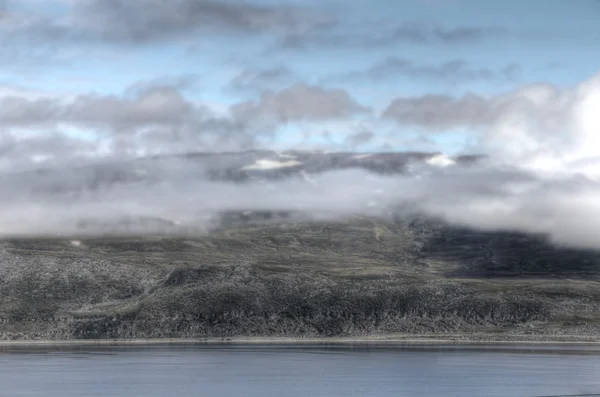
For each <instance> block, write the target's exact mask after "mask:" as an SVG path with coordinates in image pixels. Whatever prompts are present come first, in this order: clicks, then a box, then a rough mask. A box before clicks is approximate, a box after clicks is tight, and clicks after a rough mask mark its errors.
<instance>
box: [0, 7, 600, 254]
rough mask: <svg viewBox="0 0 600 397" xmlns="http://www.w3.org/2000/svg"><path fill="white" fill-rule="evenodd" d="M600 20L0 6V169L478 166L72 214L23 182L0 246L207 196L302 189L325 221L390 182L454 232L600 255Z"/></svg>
mask: <svg viewBox="0 0 600 397" xmlns="http://www.w3.org/2000/svg"><path fill="white" fill-rule="evenodd" d="M599 20H600V1H597V0H572V1H566V0H528V1H516V0H505V1H492V0H490V1H482V0H478V1H475V0H372V1H365V0H343V1H342V0H318V1H317V0H305V1H300V0H287V1H275V0H170V1H164V0H0V174H1V175H0V176H2V175H4V173H7V172H12V171H15V170H21V169H23V167H34V168H35V167H40V166H41V165H42V164H50V163H52V164H54V163H57V162H58V163H62V164H69V163H70V162H72V161H75V160H77V161H87V160H89V159H92V160H94V159H98V158H110V159H114V158H117V159H124V158H130V157H139V156H147V155H153V154H166V153H189V152H222V151H240V150H247V149H272V150H287V149H294V150H302V149H304V150H309V149H310V150H314V149H319V150H324V151H356V152H382V151H385V152H389V151H426V152H432V153H433V152H435V153H444V154H447V155H450V156H452V155H457V154H480V155H484V156H485V158H486V162H485V164H482V165H481V168H480V169H478V171H477V172H476V173H475V174H474V173H473V172H472V171H464V170H455V169H454V168H452V167H449V169H448V170H439V171H438V172H437V173H433V174H431V175H428V176H427V175H424V176H423V177H422V178H420V179H414V180H413V179H411V180H404V181H398V180H390V179H386V178H384V179H382V180H377V181H376V184H379V185H376V186H374V185H373V183H374V182H373V180H372V177H370V176H367V175H364V174H360V173H359V174H351V175H349V174H344V175H324V176H323V177H322V180H321V182H319V183H321V185H319V184H317V185H318V186H320V187H318V188H316V187H314V186H313V187H308V188H307V185H306V184H297V185H295V184H294V183H297V181H296V182H286V183H287V184H285V185H281V186H267V187H264V186H263V187H257V186H250V185H248V186H246V187H235V189H234V188H233V187H223V186H221V185H219V186H215V185H214V184H212V182H210V181H202V182H201V183H200V184H196V185H194V184H192V183H191V182H190V181H187V180H185V181H184V180H182V179H181V178H179V179H177V178H176V179H177V181H178V182H177V183H178V184H177V183H175V182H173V181H171V182H172V183H171V184H170V189H171V190H170V191H169V192H168V193H167V192H165V191H162V190H161V189H162V188H161V187H160V186H162V185H160V186H158V185H157V186H158V187H157V186H153V187H151V188H149V187H147V188H144V189H141V188H140V189H139V190H135V191H133V190H131V189H129V188H128V189H129V190H125V191H122V192H115V191H110V192H103V193H102V194H104V195H100V196H94V197H91V198H90V197H88V196H86V197H87V198H86V199H85V200H84V199H77V200H80V201H76V202H69V204H68V205H67V204H60V201H57V200H56V197H50V198H49V197H42V196H40V195H39V189H37V185H36V184H37V183H38V182H39V180H24V181H20V182H22V183H21V184H20V185H19V186H20V187H19V189H21V190H20V192H21V193H23V194H22V195H20V196H19V195H18V194H17V193H14V192H13V193H14V194H11V195H5V197H8V198H4V199H3V200H2V211H0V234H3V233H4V234H6V233H8V234H10V233H11V231H14V230H15V229H14V228H15V227H25V226H26V228H27V230H35V229H36V228H37V229H38V230H41V229H40V228H42V226H44V228H45V230H53V228H56V227H57V226H58V225H62V224H63V220H64V219H66V218H65V217H67V216H70V217H71V219H72V220H73V219H75V218H77V217H78V216H79V215H77V216H75V215H72V214H75V213H77V214H87V213H90V212H94V213H103V211H104V212H106V213H110V214H112V215H111V216H113V217H115V218H116V217H118V216H122V215H123V214H125V213H128V212H129V213H131V212H134V213H136V214H143V215H144V216H160V217H166V218H170V217H175V216H176V215H177V216H180V215H181V213H182V212H184V213H185V212H186V211H185V210H186V209H190V208H195V207H194V206H196V205H197V204H194V203H192V204H190V202H188V201H185V202H182V201H181V200H183V199H184V198H185V199H186V200H187V199H188V198H193V197H197V196H202V195H203V197H204V199H205V200H206V202H213V203H215V207H214V208H213V209H215V208H220V209H222V207H219V205H220V204H222V203H223V202H224V201H227V200H229V201H227V202H228V205H234V204H236V203H237V204H239V205H240V206H243V207H244V208H253V207H256V208H259V207H260V208H262V206H263V205H264V203H265V202H268V203H271V204H273V203H279V204H282V205H287V204H286V203H289V202H290V201H293V200H294V198H298V197H304V199H303V200H304V201H305V202H306V203H307V206H308V207H309V208H315V210H317V209H318V210H319V211H321V212H322V211H325V212H330V213H336V210H337V209H339V207H340V200H342V198H344V197H346V200H352V199H351V197H359V198H356V201H348V202H347V203H346V204H345V206H344V208H345V210H344V211H342V212H344V213H345V214H347V213H349V212H352V211H360V208H363V207H362V206H363V204H364V203H363V201H361V200H363V199H364V200H367V199H368V200H371V199H372V197H371V196H369V197H364V196H363V193H364V192H367V193H368V194H369V195H370V194H371V193H373V192H380V191H384V190H385V191H392V192H394V193H393V194H391V195H389V196H386V197H387V199H386V200H389V202H395V201H402V200H404V201H411V202H413V203H418V207H419V208H420V210H422V211H423V212H425V213H428V214H432V215H435V216H439V217H442V218H443V219H445V220H447V221H449V222H451V223H456V224H461V225H467V226H471V227H475V228H480V229H486V230H513V231H514V230H516V231H521V232H527V233H541V234H546V235H548V236H550V238H551V239H553V241H556V242H558V243H561V244H568V245H573V246H585V247H588V248H589V247H591V248H595V249H600V242H598V241H596V238H595V236H597V235H599V234H600V226H599V225H597V222H596V220H597V219H600V51H598V48H600V24H599V23H598V21H599ZM187 171H190V170H187ZM191 171H194V170H193V169H191ZM61 178H64V179H65V180H67V179H68V178H72V179H73V180H78V181H79V180H80V179H81V177H79V176H76V175H74V174H73V173H72V172H71V173H68V172H65V173H64V174H61V175H60V178H58V179H61ZM77 178H79V179H77ZM63 182H64V181H63ZM11 183H12V182H11ZM289 183H292V185H289ZM11 189H13V190H14V189H15V188H14V185H11V184H8V182H6V181H5V180H4V179H1V178H0V191H3V192H7V191H10V190H11ZM157 189H158V190H157ZM231 189H234V190H235V191H233V190H231ZM240 189H241V190H240ZM244 189H247V190H244ZM261 189H262V190H261ZM265 189H266V190H265ZM306 189H308V190H306ZM311 189H312V190H311ZM15 192H16V191H15ZM326 192H329V193H326ZM21 193H19V194H21ZM94 194H95V193H94ZM373 194H375V193H373ZM377 194H378V193H377ZM71 199H72V198H70V199H69V200H71ZM225 199H226V200H225ZM11 200H12V201H11ZM86 200H87V201H86ZM57 203H58V204H57ZM115 203H118V204H115ZM190 206H191V207H190ZM311 206H312V207H311ZM69 214H71V215H69ZM23 217H27V218H26V219H28V220H29V222H30V223H24V222H23V219H24V218H23ZM73 217H75V218H73ZM36 222H37V223H36ZM40 222H41V223H40ZM42 223H43V225H42Z"/></svg>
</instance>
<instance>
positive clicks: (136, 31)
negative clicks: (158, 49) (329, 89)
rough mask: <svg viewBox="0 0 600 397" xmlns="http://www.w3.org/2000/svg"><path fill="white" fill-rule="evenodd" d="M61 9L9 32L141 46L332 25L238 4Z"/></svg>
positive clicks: (97, 0)
mask: <svg viewBox="0 0 600 397" xmlns="http://www.w3.org/2000/svg"><path fill="white" fill-rule="evenodd" d="M64 7H66V10H67V13H66V15H64V16H62V17H61V18H49V17H48V16H45V15H43V14H38V15H34V16H30V17H28V18H25V19H23V21H22V22H21V23H19V24H17V25H16V26H14V27H13V29H12V32H11V33H12V34H13V36H15V37H17V36H19V37H21V38H35V39H43V40H47V41H52V40H55V41H56V40H65V39H66V40H74V41H90V40H92V41H98V40H100V41H107V42H113V43H130V44H144V43H151V42H160V41H165V40H174V39H178V38H190V37H194V36H195V37H196V38H198V37H202V36H203V35H210V34H277V35H281V34H288V33H303V32H306V31H309V30H312V29H318V28H321V27H324V26H327V25H330V24H332V23H333V22H334V20H333V19H332V18H331V17H328V16H326V15H324V14H322V13H315V12H313V11H310V10H307V9H304V8H300V7H292V6H282V5H277V6H267V5H260V4H256V3H251V2H247V1H242V0H225V1H216V0H173V1H169V2H165V1H162V0H86V1H80V2H69V3H67V4H65V5H64Z"/></svg>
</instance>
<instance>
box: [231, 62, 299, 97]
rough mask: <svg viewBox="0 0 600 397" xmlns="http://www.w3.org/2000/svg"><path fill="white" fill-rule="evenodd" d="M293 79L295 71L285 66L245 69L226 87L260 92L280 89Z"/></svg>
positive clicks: (295, 78)
mask: <svg viewBox="0 0 600 397" xmlns="http://www.w3.org/2000/svg"><path fill="white" fill-rule="evenodd" d="M295 80H297V76H296V75H295V73H294V72H293V71H292V70H290V69H289V68H287V67H285V66H279V67H273V68H267V69H245V70H243V71H242V72H240V73H239V74H238V75H237V76H235V77H234V78H233V79H232V80H231V82H230V83H229V87H228V88H229V89H230V90H232V91H236V92H261V91H265V90H277V89H281V88H283V87H284V86H287V85H289V84H290V83H293V82H294V81H295Z"/></svg>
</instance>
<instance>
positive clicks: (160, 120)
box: [0, 79, 369, 154]
mask: <svg viewBox="0 0 600 397" xmlns="http://www.w3.org/2000/svg"><path fill="white" fill-rule="evenodd" d="M181 84H183V85H184V86H186V85H187V84H188V80H187V79H184V80H182V81H179V80H177V79H175V80H173V79H158V80H154V81H150V82H148V81H146V82H141V83H137V84H134V85H133V86H131V87H129V88H128V89H126V90H125V92H124V94H122V95H97V94H86V95H78V96H73V97H40V98H36V97H28V96H19V95H18V94H10V95H5V96H0V132H2V131H8V132H11V133H13V134H16V133H24V132H26V131H32V130H33V131H42V130H44V129H45V130H55V131H60V130H64V129H65V128H71V129H73V128H74V129H76V130H78V131H84V132H85V133H86V134H91V135H92V136H93V137H94V138H95V139H104V140H106V141H110V142H108V143H105V144H104V145H105V146H106V145H112V147H113V149H114V150H118V151H120V152H121V153H137V154H148V153H157V152H163V153H164V152H181V151H186V150H187V151H189V150H192V148H195V150H226V149H227V150H231V149H240V148H251V147H253V146H254V145H255V143H256V142H257V140H258V139H259V138H269V137H273V136H274V135H275V134H276V133H277V131H278V128H279V127H280V126H281V125H282V124H285V123H288V122H295V121H298V122H319V121H327V120H334V119H341V118H345V117H350V116H353V115H354V114H360V113H365V112H368V111H369V109H367V108H365V107H364V106H362V105H360V104H358V103H357V102H356V101H355V100H354V99H353V98H352V97H351V96H350V95H349V94H348V93H347V92H346V91H344V90H341V89H326V88H322V87H317V86H310V85H306V84H296V85H293V86H290V87H288V88H285V89H283V90H280V91H266V92H264V93H263V94H262V95H261V97H260V99H259V100H258V101H245V102H239V103H235V104H233V105H231V106H230V108H229V109H228V111H227V112H225V113H224V114H218V113H216V112H215V111H213V110H212V109H211V108H210V106H207V105H206V104H203V103H197V102H194V101H191V100H190V99H189V98H187V97H186V96H185V95H184V94H183V93H182V91H181V89H180V87H183V86H181Z"/></svg>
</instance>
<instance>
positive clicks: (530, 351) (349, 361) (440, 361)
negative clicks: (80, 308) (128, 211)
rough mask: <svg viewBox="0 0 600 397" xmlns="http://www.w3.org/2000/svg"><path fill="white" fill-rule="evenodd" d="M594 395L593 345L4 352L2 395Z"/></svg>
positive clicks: (596, 351)
mask: <svg viewBox="0 0 600 397" xmlns="http://www.w3.org/2000/svg"><path fill="white" fill-rule="evenodd" d="M593 393H600V348H599V347H597V346H591V345H588V346H576V347H565V346H523V345H511V346H491V345H490V346H441V345H440V346H404V347H372V346H371V347H368V346H358V347H357V346H354V347H320V346H315V347H307V346H295V347H294V346H286V347H283V346H174V345H171V346H144V347H141V346H138V347H132V346H128V347H124V346H120V347H119V346H112V347H108V346H105V347H89V346H86V347H62V348H58V347H54V348H27V349H23V348H15V347H10V348H8V347H4V348H0V396H3V397H8V396H23V397H24V396H50V397H51V396H57V397H58V396H60V397H75V396H77V397H86V396H103V397H111V396H144V397H155V396H156V397H158V396H161V397H162V396H174V397H187V396H207V397H216V396H246V397H254V396H256V397H258V396H260V397H269V396H273V397H275V396H277V397H280V396H311V397H314V396H327V397H335V396H344V397H348V396H444V397H449V396H461V397H469V396H499V397H500V396H501V397H510V396H550V395H552V396H556V395H574V394H579V395H581V394H593ZM599 395H600V394H599Z"/></svg>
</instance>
